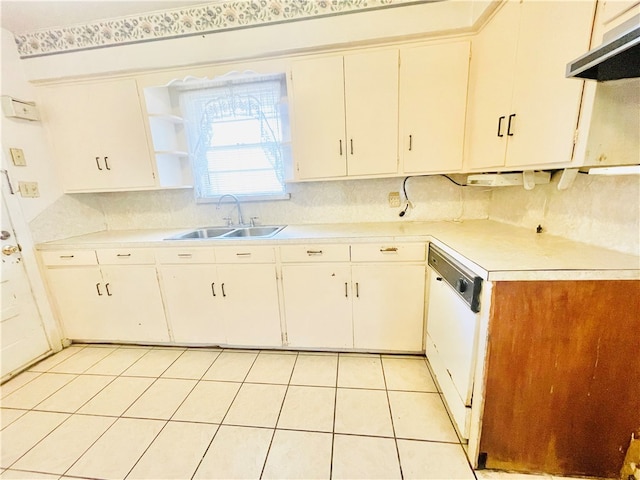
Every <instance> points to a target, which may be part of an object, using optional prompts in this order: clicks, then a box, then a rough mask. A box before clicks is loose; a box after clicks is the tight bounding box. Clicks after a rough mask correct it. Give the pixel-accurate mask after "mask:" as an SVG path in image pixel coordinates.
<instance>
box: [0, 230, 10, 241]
mask: <svg viewBox="0 0 640 480" xmlns="http://www.w3.org/2000/svg"><path fill="white" fill-rule="evenodd" d="M10 237H11V232H7V231H6V230H2V231H1V232H0V240H6V239H7V238H10Z"/></svg>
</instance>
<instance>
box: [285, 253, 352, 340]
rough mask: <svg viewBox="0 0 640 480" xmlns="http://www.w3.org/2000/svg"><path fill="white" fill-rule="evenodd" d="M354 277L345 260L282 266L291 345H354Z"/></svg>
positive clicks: (288, 335) (286, 315)
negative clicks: (352, 304)
mask: <svg viewBox="0 0 640 480" xmlns="http://www.w3.org/2000/svg"><path fill="white" fill-rule="evenodd" d="M350 279H351V272H350V267H349V265H345V264H315V265H285V266H283V267H282V284H283V290H284V310H285V317H286V323H287V338H288V340H289V346H291V347H304V348H339V349H344V348H353V324H352V320H351V315H352V313H351V289H350V286H349V284H350Z"/></svg>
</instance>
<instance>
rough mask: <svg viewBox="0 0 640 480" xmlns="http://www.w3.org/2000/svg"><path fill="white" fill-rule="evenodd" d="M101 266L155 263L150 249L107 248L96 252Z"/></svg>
mask: <svg viewBox="0 0 640 480" xmlns="http://www.w3.org/2000/svg"><path fill="white" fill-rule="evenodd" d="M96 254H97V256H98V263H100V264H101V265H147V264H153V263H155V262H156V259H155V255H154V254H153V250H152V249H150V248H108V249H103V250H96Z"/></svg>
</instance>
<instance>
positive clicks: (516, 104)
mask: <svg viewBox="0 0 640 480" xmlns="http://www.w3.org/2000/svg"><path fill="white" fill-rule="evenodd" d="M594 5H595V2H591V1H584V2H552V3H549V2H536V1H533V0H529V1H524V2H518V1H515V0H510V1H508V2H507V3H506V4H505V5H503V6H502V8H501V9H500V10H499V11H498V13H497V14H496V15H495V17H494V18H492V19H491V20H490V21H489V23H488V24H487V25H486V26H485V28H483V29H482V30H481V32H480V33H479V35H478V36H477V38H476V39H475V40H474V42H473V51H472V61H471V75H470V84H471V88H470V92H471V94H470V101H469V111H468V116H467V117H468V123H467V125H468V127H467V128H468V142H469V143H468V149H467V154H466V157H467V164H466V168H467V169H469V170H483V169H490V168H497V169H500V168H502V167H514V168H516V169H517V168H522V167H534V166H540V167H542V166H545V165H549V164H558V163H569V162H571V159H572V155H573V149H574V137H575V131H576V128H577V124H578V114H579V111H580V102H581V98H582V89H583V82H582V81H579V80H576V79H567V78H565V67H566V64H567V62H569V61H570V60H572V59H573V58H575V57H577V56H579V55H580V54H581V53H584V52H585V51H587V50H588V47H589V40H590V34H591V28H592V23H593V14H594Z"/></svg>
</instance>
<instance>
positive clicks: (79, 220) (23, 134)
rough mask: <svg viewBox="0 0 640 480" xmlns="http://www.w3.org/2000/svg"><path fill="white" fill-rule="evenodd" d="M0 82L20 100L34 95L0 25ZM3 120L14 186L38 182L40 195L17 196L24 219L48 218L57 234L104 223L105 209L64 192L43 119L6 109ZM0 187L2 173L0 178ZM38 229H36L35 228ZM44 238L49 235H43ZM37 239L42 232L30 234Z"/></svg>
mask: <svg viewBox="0 0 640 480" xmlns="http://www.w3.org/2000/svg"><path fill="white" fill-rule="evenodd" d="M1 46H2V55H1V56H0V59H1V65H2V83H1V84H0V93H1V94H2V95H8V96H11V97H14V98H18V99H20V100H26V101H35V100H36V92H35V88H34V87H33V86H32V85H31V84H30V83H29V82H27V80H26V78H25V75H24V70H23V65H22V62H21V60H20V59H19V57H18V52H17V50H16V46H15V42H14V40H13V35H12V34H11V33H10V32H8V31H6V30H4V29H2V38H1ZM1 121H2V165H3V167H2V168H6V169H7V170H8V172H9V177H10V178H11V182H12V184H13V186H14V189H16V190H17V189H18V183H19V182H20V181H28V182H38V187H39V190H40V197H38V198H22V197H20V195H19V194H16V195H17V197H18V200H19V205H20V208H21V211H22V212H21V213H22V215H23V217H24V220H25V221H27V222H31V224H32V225H36V227H37V226H39V225H41V224H43V223H45V224H51V225H50V230H55V231H56V235H55V236H57V237H58V238H59V237H60V236H69V235H78V234H81V233H86V232H89V231H94V230H96V229H98V230H99V229H103V228H105V223H104V215H103V214H102V211H100V209H99V206H98V205H97V204H95V203H92V202H91V199H86V198H85V199H80V198H78V199H73V198H71V197H69V196H65V195H63V194H62V187H61V186H60V182H59V181H58V177H57V174H56V170H55V166H54V160H53V154H52V151H51V148H50V145H49V142H48V139H47V136H46V131H45V128H44V125H43V124H42V122H31V121H28V120H20V119H15V118H7V117H5V116H4V115H2V117H1ZM10 148H21V149H22V150H23V151H24V156H25V158H26V161H27V165H26V166H14V165H13V163H12V161H11V157H10V154H9V149H10ZM2 182H3V188H5V187H6V185H5V183H4V182H6V179H5V178H2ZM37 231H38V229H37V228H36V230H35V231H34V233H37ZM45 239H50V237H49V238H45ZM34 240H35V241H36V242H38V241H41V240H43V238H40V237H38V236H37V235H34Z"/></svg>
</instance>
